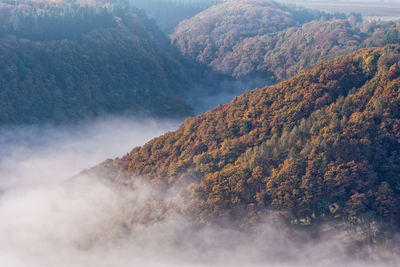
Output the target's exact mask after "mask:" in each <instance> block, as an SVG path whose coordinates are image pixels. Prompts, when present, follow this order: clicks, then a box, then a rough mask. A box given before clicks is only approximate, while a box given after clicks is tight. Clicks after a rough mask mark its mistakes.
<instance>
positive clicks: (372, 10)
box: [277, 0, 400, 20]
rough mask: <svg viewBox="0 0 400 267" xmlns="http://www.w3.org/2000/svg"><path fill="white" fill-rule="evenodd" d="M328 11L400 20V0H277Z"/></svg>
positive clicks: (368, 17)
mask: <svg viewBox="0 0 400 267" xmlns="http://www.w3.org/2000/svg"><path fill="white" fill-rule="evenodd" d="M277 1H278V2H281V3H291V4H297V5H302V6H305V7H309V8H315V9H319V10H323V11H327V12H343V13H346V14H349V13H352V12H355V13H361V14H362V15H363V16H364V17H365V18H367V19H381V20H399V19H400V1H378V0H376V1H374V0H372V1H330V0H327V1H321V0H319V1H313V0H277Z"/></svg>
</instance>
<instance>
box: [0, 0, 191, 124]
mask: <svg viewBox="0 0 400 267" xmlns="http://www.w3.org/2000/svg"><path fill="white" fill-rule="evenodd" d="M67 3H68V4H66V2H54V3H53V2H47V1H44V2H43V1H39V2H30V1H5V0H4V1H1V2H0V14H1V15H0V58H1V61H0V124H4V123H13V124H14V123H36V122H48V121H55V122H65V121H70V120H76V119H82V118H85V117H92V116H98V115H100V114H121V113H133V112H135V113H137V112H138V113H141V114H147V115H155V116H167V117H171V116H172V117H181V116H185V115H188V114H192V110H191V108H190V107H189V106H188V105H186V104H185V102H184V101H183V100H182V99H180V98H179V97H178V95H179V94H180V93H182V92H184V91H185V90H186V89H187V88H188V86H189V84H190V78H189V77H187V75H186V74H185V73H184V68H183V66H182V64H181V63H180V61H179V60H178V59H179V56H178V53H177V51H175V50H174V49H173V48H172V47H171V46H170V44H169V40H168V39H167V38H166V37H165V36H164V35H163V34H162V33H161V31H160V30H158V28H157V27H156V26H155V25H154V24H153V22H152V21H150V20H149V19H148V18H147V17H146V15H145V14H144V13H143V12H142V11H139V10H137V9H135V8H132V7H130V6H129V5H125V4H122V3H120V4H113V5H110V4H107V5H103V6H97V5H94V6H86V5H80V4H79V3H78V2H76V3H75V2H74V1H69V2H67Z"/></svg>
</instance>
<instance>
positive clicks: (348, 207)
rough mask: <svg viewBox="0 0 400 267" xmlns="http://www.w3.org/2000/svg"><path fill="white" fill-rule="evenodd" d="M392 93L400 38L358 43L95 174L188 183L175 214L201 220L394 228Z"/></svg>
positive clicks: (398, 148)
mask: <svg viewBox="0 0 400 267" xmlns="http://www.w3.org/2000/svg"><path fill="white" fill-rule="evenodd" d="M399 92H400V46H397V45H390V46H386V47H384V48H368V49H363V50H360V51H358V52H357V53H354V54H351V55H348V56H343V57H340V58H337V59H335V60H332V61H329V62H326V63H322V64H320V65H318V66H317V67H316V68H314V69H313V70H311V71H309V72H305V73H302V74H300V75H297V76H296V77H294V78H292V79H290V80H288V81H285V82H281V83H279V84H277V85H275V86H269V87H265V88H263V89H255V90H253V91H249V92H247V93H245V94H243V95H241V96H239V97H236V98H235V99H234V100H233V101H232V102H231V103H229V104H225V105H219V106H218V107H216V108H215V109H213V110H211V111H209V112H206V113H204V114H202V115H199V116H197V117H195V118H190V119H187V120H186V122H185V123H184V124H183V125H181V126H180V127H179V129H178V130H177V131H176V132H171V133H167V134H165V135H163V136H161V137H159V138H156V139H154V140H151V141H150V142H148V143H147V144H145V145H144V146H142V147H137V148H135V149H133V150H132V151H131V152H130V153H129V154H127V155H126V156H124V157H122V158H118V159H116V160H109V161H106V162H105V163H104V164H102V165H101V166H99V167H97V168H96V171H97V172H100V173H107V174H108V175H111V177H112V179H113V180H115V181H116V182H118V183H122V184H129V183H131V182H132V181H133V180H135V179H138V178H135V176H137V175H140V176H143V177H144V178H145V179H146V180H148V181H151V182H152V183H153V184H155V185H159V186H166V187H167V188H168V187H169V186H172V185H176V184H180V185H181V186H185V188H186V189H185V190H184V193H182V197H184V199H185V200H184V201H181V202H180V203H181V204H182V203H183V204H182V206H181V207H180V208H181V211H182V212H188V213H190V214H192V215H193V216H195V218H197V220H198V221H200V222H203V223H210V222H215V220H217V221H219V220H221V219H223V218H226V217H231V216H233V218H236V219H239V220H241V221H242V222H246V221H247V222H248V221H254V220H257V218H259V217H260V216H262V215H263V214H266V213H267V211H274V213H277V214H279V215H281V216H282V217H283V218H285V219H286V220H287V222H291V223H293V224H304V225H309V224H313V223H316V222H318V221H320V220H322V218H326V219H327V218H331V219H334V220H337V221H344V222H347V223H350V224H352V225H357V224H362V223H366V222H372V221H374V222H378V223H379V225H381V224H382V222H386V223H390V224H392V225H395V226H396V227H397V229H399V228H398V227H400V225H399V221H400V220H399V219H400V212H399V209H398V207H399V205H400V177H399V173H400V156H399V155H400V119H399V118H400V94H399ZM186 186H187V187H186ZM375 226H376V225H375ZM370 230H371V229H370Z"/></svg>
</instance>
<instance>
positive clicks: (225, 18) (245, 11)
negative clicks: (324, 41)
mask: <svg viewBox="0 0 400 267" xmlns="http://www.w3.org/2000/svg"><path fill="white" fill-rule="evenodd" d="M323 17H324V18H331V17H332V16H331V15H328V14H325V13H322V12H317V11H313V10H310V9H302V8H300V7H294V6H291V7H289V6H285V5H281V4H278V3H276V2H274V1H267V0H234V1H227V2H225V3H222V4H220V5H216V6H212V7H210V8H209V9H207V10H205V11H203V12H201V13H199V14H197V15H196V16H194V17H193V18H190V19H187V20H184V21H182V22H181V23H180V24H179V25H178V26H177V27H176V29H175V32H174V33H173V34H172V35H171V41H172V42H173V43H174V44H175V45H177V46H178V47H179V49H180V50H181V51H182V53H183V54H185V55H188V56H191V57H192V58H194V59H196V60H197V61H199V62H201V63H204V64H207V65H209V66H211V67H212V68H213V69H214V70H218V71H221V72H223V73H226V74H230V75H233V76H235V77H240V76H243V75H247V74H248V73H246V70H239V71H237V72H235V68H242V69H243V68H246V67H247V64H246V63H244V64H243V66H241V67H238V66H237V65H235V63H237V62H234V61H233V62H232V59H231V57H232V54H235V55H237V52H238V51H239V52H240V55H239V57H241V55H242V54H243V55H246V56H249V54H251V55H250V56H251V57H252V58H257V57H258V55H259V54H257V51H255V49H256V47H252V46H251V42H252V41H249V40H253V39H254V38H259V37H261V36H264V35H270V34H274V33H277V32H281V31H284V30H286V29H288V28H291V27H299V26H301V25H302V24H304V23H306V22H309V21H313V20H319V19H320V18H323ZM248 41H249V42H250V44H249V45H247V42H248ZM260 46H261V45H260ZM261 49H263V48H261ZM253 52H254V53H253ZM261 56H262V55H261ZM233 57H234V56H233ZM243 57H244V56H243ZM257 60H258V59H257Z"/></svg>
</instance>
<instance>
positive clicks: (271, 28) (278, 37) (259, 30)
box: [171, 0, 399, 83]
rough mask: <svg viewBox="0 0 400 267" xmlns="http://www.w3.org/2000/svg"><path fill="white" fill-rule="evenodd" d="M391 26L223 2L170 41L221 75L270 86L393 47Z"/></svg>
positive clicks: (395, 37) (395, 34)
mask: <svg viewBox="0 0 400 267" xmlns="http://www.w3.org/2000/svg"><path fill="white" fill-rule="evenodd" d="M398 30H399V27H398V25H396V24H394V23H393V22H387V23H384V22H363V20H362V17H361V16H360V15H358V14H351V15H349V16H345V15H343V14H338V13H336V14H326V13H321V12H316V11H313V10H309V9H301V8H299V7H296V6H285V5H282V4H278V3H275V2H273V1H257V0H247V1H228V2H225V3H223V4H220V5H217V6H213V7H211V8H209V9H207V10H205V11H203V12H201V13H199V14H198V15H196V16H194V17H193V18H191V19H188V20H184V21H182V22H181V23H180V24H179V25H178V26H177V28H176V29H175V32H174V33H173V34H172V35H171V40H172V42H173V43H174V44H176V45H177V46H178V47H179V49H180V50H181V51H182V53H183V54H185V55H188V56H191V57H192V58H194V59H195V60H197V61H198V62H201V63H203V64H206V65H208V66H210V67H212V68H213V69H214V70H216V71H219V72H221V73H224V74H227V75H231V76H233V77H236V78H241V79H254V78H255V77H259V78H262V79H263V80H264V81H265V82H267V83H275V82H277V81H283V80H286V79H287V78H290V77H293V76H294V75H296V74H298V73H299V72H301V71H303V70H307V69H310V68H312V67H314V66H315V65H316V64H317V63H319V62H322V61H324V60H329V59H333V58H335V57H337V56H340V55H345V54H349V53H351V52H354V51H356V50H357V49H359V48H362V47H372V46H384V45H386V44H391V43H398V41H399V31H398Z"/></svg>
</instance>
